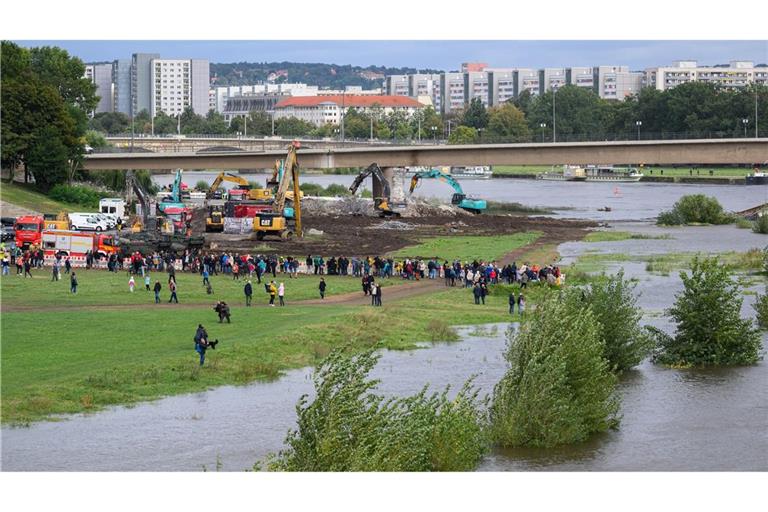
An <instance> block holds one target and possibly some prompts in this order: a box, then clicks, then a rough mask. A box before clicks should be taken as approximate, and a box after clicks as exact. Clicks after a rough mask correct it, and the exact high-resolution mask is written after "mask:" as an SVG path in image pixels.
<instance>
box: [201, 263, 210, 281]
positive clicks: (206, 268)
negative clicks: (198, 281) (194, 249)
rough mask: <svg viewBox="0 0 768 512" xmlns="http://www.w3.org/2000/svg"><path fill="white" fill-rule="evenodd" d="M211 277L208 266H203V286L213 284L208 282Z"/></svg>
mask: <svg viewBox="0 0 768 512" xmlns="http://www.w3.org/2000/svg"><path fill="white" fill-rule="evenodd" d="M209 276H210V274H208V265H203V286H206V285H210V284H211V282H210V281H209V280H208V277H209Z"/></svg>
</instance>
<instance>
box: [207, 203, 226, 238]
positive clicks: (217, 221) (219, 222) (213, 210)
mask: <svg viewBox="0 0 768 512" xmlns="http://www.w3.org/2000/svg"><path fill="white" fill-rule="evenodd" d="M205 231H206V232H208V233H214V232H216V233H220V232H222V231H224V204H223V203H222V204H212V203H209V204H208V216H207V217H206V218H205Z"/></svg>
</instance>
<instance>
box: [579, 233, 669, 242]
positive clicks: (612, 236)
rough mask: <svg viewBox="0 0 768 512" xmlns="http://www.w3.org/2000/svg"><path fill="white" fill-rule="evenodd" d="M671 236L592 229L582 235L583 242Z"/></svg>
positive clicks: (652, 238) (666, 238)
mask: <svg viewBox="0 0 768 512" xmlns="http://www.w3.org/2000/svg"><path fill="white" fill-rule="evenodd" d="M670 238H672V237H671V236H670V235H668V234H664V235H644V234H642V233H630V232H629V231H593V232H592V233H589V234H588V235H587V236H586V237H584V241H585V242H620V241H622V240H668V239H670Z"/></svg>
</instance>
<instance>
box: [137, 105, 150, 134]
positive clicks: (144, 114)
mask: <svg viewBox="0 0 768 512" xmlns="http://www.w3.org/2000/svg"><path fill="white" fill-rule="evenodd" d="M133 126H134V130H136V133H151V132H152V120H151V118H150V117H149V111H148V110H147V109H144V110H142V111H141V112H139V113H138V114H136V115H135V116H133Z"/></svg>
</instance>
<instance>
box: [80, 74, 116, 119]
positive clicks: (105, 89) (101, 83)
mask: <svg viewBox="0 0 768 512" xmlns="http://www.w3.org/2000/svg"><path fill="white" fill-rule="evenodd" d="M84 76H85V78H87V79H88V80H90V81H91V82H92V83H93V84H95V85H96V96H98V97H99V103H98V104H97V105H96V109H95V110H94V113H95V114H99V113H101V112H112V111H113V110H114V107H113V91H112V64H87V65H86V66H85V75H84Z"/></svg>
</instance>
